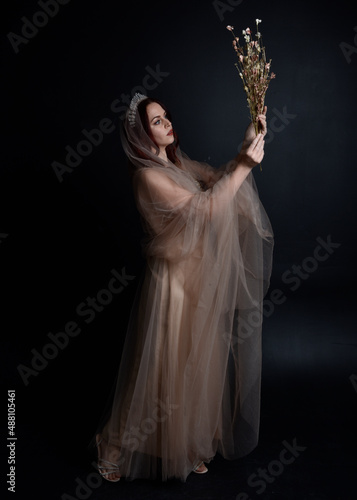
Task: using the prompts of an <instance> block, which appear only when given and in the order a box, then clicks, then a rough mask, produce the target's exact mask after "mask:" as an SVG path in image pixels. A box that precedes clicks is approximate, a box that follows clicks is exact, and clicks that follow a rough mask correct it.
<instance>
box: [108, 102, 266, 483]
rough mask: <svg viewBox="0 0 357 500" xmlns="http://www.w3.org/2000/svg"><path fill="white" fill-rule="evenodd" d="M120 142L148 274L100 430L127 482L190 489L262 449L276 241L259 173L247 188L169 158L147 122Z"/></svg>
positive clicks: (221, 173) (176, 156) (129, 123)
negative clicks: (202, 470) (267, 311)
mask: <svg viewBox="0 0 357 500" xmlns="http://www.w3.org/2000/svg"><path fill="white" fill-rule="evenodd" d="M139 105H140V104H139ZM121 137H122V144H123V148H124V151H125V153H126V155H127V156H128V158H129V160H130V163H131V165H132V181H133V189H134V194H135V199H136V203H137V207H138V210H139V213H140V215H141V218H142V222H143V226H144V230H145V234H146V237H145V240H144V242H143V249H144V252H145V256H146V261H147V266H146V272H145V278H144V280H143V283H142V286H141V289H140V293H139V294H138V296H137V299H136V301H135V303H134V305H133V308H132V312H131V316H130V321H129V324H128V329H127V335H126V341H125V346H124V350H123V354H122V361H121V364H120V368H119V373H118V379H117V383H116V389H115V393H114V399H113V404H112V407H111V412H110V415H109V417H108V418H107V419H106V421H105V422H104V423H103V424H102V425H101V426H100V429H99V431H100V433H101V434H102V436H103V438H104V439H105V440H106V442H107V443H109V444H110V446H112V447H116V448H117V450H118V455H117V460H116V462H117V463H118V464H119V468H120V472H121V474H122V476H125V477H126V478H128V479H134V478H139V477H141V478H157V477H159V478H161V479H164V480H165V479H168V478H171V477H176V478H180V479H181V480H183V481H185V480H186V478H187V476H188V474H189V473H190V472H191V471H192V468H193V467H194V466H195V464H197V463H198V462H199V461H201V460H203V461H205V462H209V461H210V460H212V459H213V457H214V456H215V454H216V453H217V452H219V453H220V454H221V455H222V456H223V457H225V458H228V459H234V458H238V457H240V456H243V455H246V454H247V453H249V452H250V451H252V450H253V449H254V448H255V446H256V445H257V442H258V435H259V415H260V382H261V356H262V352H261V329H262V304H263V298H264V295H265V293H266V291H267V288H268V286H269V279H270V274H271V266H272V250H273V233H272V229H271V225H270V222H269V219H268V217H267V215H266V213H265V210H264V208H263V206H262V204H261V202H260V200H259V196H258V193H257V190H256V186H255V182H254V178H253V176H252V174H251V173H250V174H249V176H248V177H247V179H246V180H245V181H244V182H243V184H242V185H241V186H240V188H239V189H238V190H237V189H235V188H234V185H233V183H232V182H231V175H232V174H231V171H232V167H233V168H234V167H235V165H234V164H233V163H232V162H230V163H229V164H227V165H225V166H223V167H221V168H220V169H215V168H213V167H211V166H209V165H207V164H205V163H200V162H196V161H192V160H191V159H189V158H188V157H187V155H185V154H184V153H183V152H182V151H181V150H180V149H179V148H178V147H177V144H174V145H173V146H172V151H171V153H172V154H171V155H170V157H171V160H168V161H167V162H166V161H164V160H162V159H161V158H159V157H158V149H157V147H156V145H155V144H154V142H153V141H152V139H151V138H150V137H149V135H148V134H147V133H146V131H145V124H144V123H142V121H141V118H140V115H139V113H138V112H137V113H136V115H135V123H133V118H132V117H131V120H129V115H128V116H127V118H126V120H125V123H124V125H123V130H122V135H121Z"/></svg>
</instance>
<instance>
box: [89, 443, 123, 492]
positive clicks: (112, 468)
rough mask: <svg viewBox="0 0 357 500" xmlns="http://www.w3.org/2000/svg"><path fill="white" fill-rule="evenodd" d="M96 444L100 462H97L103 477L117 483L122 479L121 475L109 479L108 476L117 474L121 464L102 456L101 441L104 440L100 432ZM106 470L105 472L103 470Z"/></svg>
mask: <svg viewBox="0 0 357 500" xmlns="http://www.w3.org/2000/svg"><path fill="white" fill-rule="evenodd" d="M95 439H96V445H97V450H98V463H97V468H98V472H99V474H100V475H101V476H102V478H103V479H106V480H107V481H110V482H111V483H117V482H118V481H120V477H116V478H115V479H109V478H108V477H107V476H109V474H115V473H117V472H119V466H118V464H114V463H113V462H109V460H104V458H101V457H100V456H99V455H100V448H99V446H100V443H101V442H102V441H103V438H101V437H99V434H98V435H97V436H96V438H95ZM104 470H105V471H106V472H103V471H104Z"/></svg>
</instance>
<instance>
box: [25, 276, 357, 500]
mask: <svg viewBox="0 0 357 500" xmlns="http://www.w3.org/2000/svg"><path fill="white" fill-rule="evenodd" d="M304 286H305V287H306V288H305V290H300V291H298V292H297V293H295V294H290V295H288V294H287V300H286V301H285V303H284V304H281V305H280V306H279V307H278V308H277V310H276V311H274V314H272V315H271V316H270V317H269V318H266V319H265V322H264V342H263V346H264V363H263V380H262V408H261V431H260V441H259V445H258V447H257V448H256V449H255V450H254V451H253V452H252V453H251V454H250V455H248V456H246V457H244V458H242V459H239V460H236V461H227V460H224V459H223V458H222V457H220V456H219V455H217V456H216V457H215V459H214V460H213V461H212V462H211V463H210V464H209V471H208V473H207V474H204V475H196V474H191V475H189V477H188V478H187V481H186V483H182V482H180V481H176V480H172V481H168V482H165V483H162V482H159V481H157V482H152V481H144V480H136V481H133V482H129V481H125V480H121V481H120V482H118V483H115V484H112V483H109V482H106V481H104V480H102V479H101V478H100V476H99V475H98V474H97V472H96V471H95V469H94V467H93V465H92V463H93V461H94V456H91V455H90V453H89V452H88V450H87V448H86V443H87V440H88V439H89V437H90V433H91V432H92V431H93V429H92V428H91V426H92V425H94V418H93V416H92V415H91V414H89V415H88V418H87V419H86V420H83V424H82V426H79V425H78V421H79V418H77V415H78V413H79V414H80V413H81V411H83V410H81V409H80V408H79V407H77V408H76V405H75V404H74V403H73V401H75V398H73V397H72V398H71V404H70V407H69V408H62V409H61V410H60V411H59V413H57V412H56V409H55V408H53V409H52V410H51V408H50V407H47V406H46V394H43V407H42V409H41V408H40V407H37V408H36V409H34V408H31V407H29V408H28V414H25V413H24V412H23V411H21V414H20V416H19V419H18V443H19V446H18V464H19V466H18V468H17V492H18V496H17V498H28V496H27V495H26V492H27V493H29V494H30V495H31V497H32V496H34V495H35V497H36V498H37V499H38V500H42V499H51V500H52V499H61V500H73V499H87V498H90V499H96V500H97V499H98V500H115V499H136V498H138V499H139V498H145V499H162V500H164V499H170V500H173V499H181V498H184V499H202V500H211V499H212V500H213V499H221V500H249V499H252V500H253V499H256V498H259V499H262V500H270V499H277V500H278V499H279V500H353V499H355V498H356V497H355V491H356V489H355V478H356V470H357V468H356V466H357V456H356V415H357V412H356V409H357V382H356V380H357V377H356V375H355V374H357V370H356V368H357V367H356V363H355V359H356V344H355V341H354V335H355V332H354V329H353V328H355V325H354V312H353V307H354V299H353V297H351V295H350V294H349V293H347V292H346V293H343V292H342V290H340V293H339V294H336V287H334V288H333V289H332V288H331V289H329V288H326V287H324V292H323V293H322V292H321V288H320V291H319V293H317V290H316V289H314V287H313V286H312V287H310V288H308V286H307V285H304ZM98 384H100V380H98ZM96 389H98V387H97V388H96ZM48 390H49V391H50V388H48ZM52 396H53V395H52ZM59 397H60V398H61V403H62V405H64V404H65V400H66V398H65V397H64V395H63V394H62V395H61V396H59ZM27 416H29V418H27ZM72 421H73V426H72ZM284 449H285V450H288V451H284Z"/></svg>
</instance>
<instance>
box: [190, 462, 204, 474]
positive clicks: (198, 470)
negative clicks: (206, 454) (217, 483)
mask: <svg viewBox="0 0 357 500" xmlns="http://www.w3.org/2000/svg"><path fill="white" fill-rule="evenodd" d="M193 472H195V473H196V474H206V472H208V469H207V467H206V466H205V464H204V463H203V462H200V463H199V464H198V465H196V467H194V468H193Z"/></svg>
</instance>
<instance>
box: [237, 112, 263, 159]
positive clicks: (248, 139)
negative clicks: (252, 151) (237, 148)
mask: <svg viewBox="0 0 357 500" xmlns="http://www.w3.org/2000/svg"><path fill="white" fill-rule="evenodd" d="M267 109H268V108H267V106H264V110H263V113H262V114H260V115H258V117H257V118H258V123H259V125H260V133H261V134H262V135H263V136H265V135H266V133H267V118H266V114H267ZM255 137H256V135H255V129H254V125H253V123H250V124H249V125H248V128H247V130H246V132H245V135H244V140H243V146H242V150H245V149H247V148H248V147H249V146H250V144H251V143H252V142H253V140H254V139H255Z"/></svg>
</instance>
